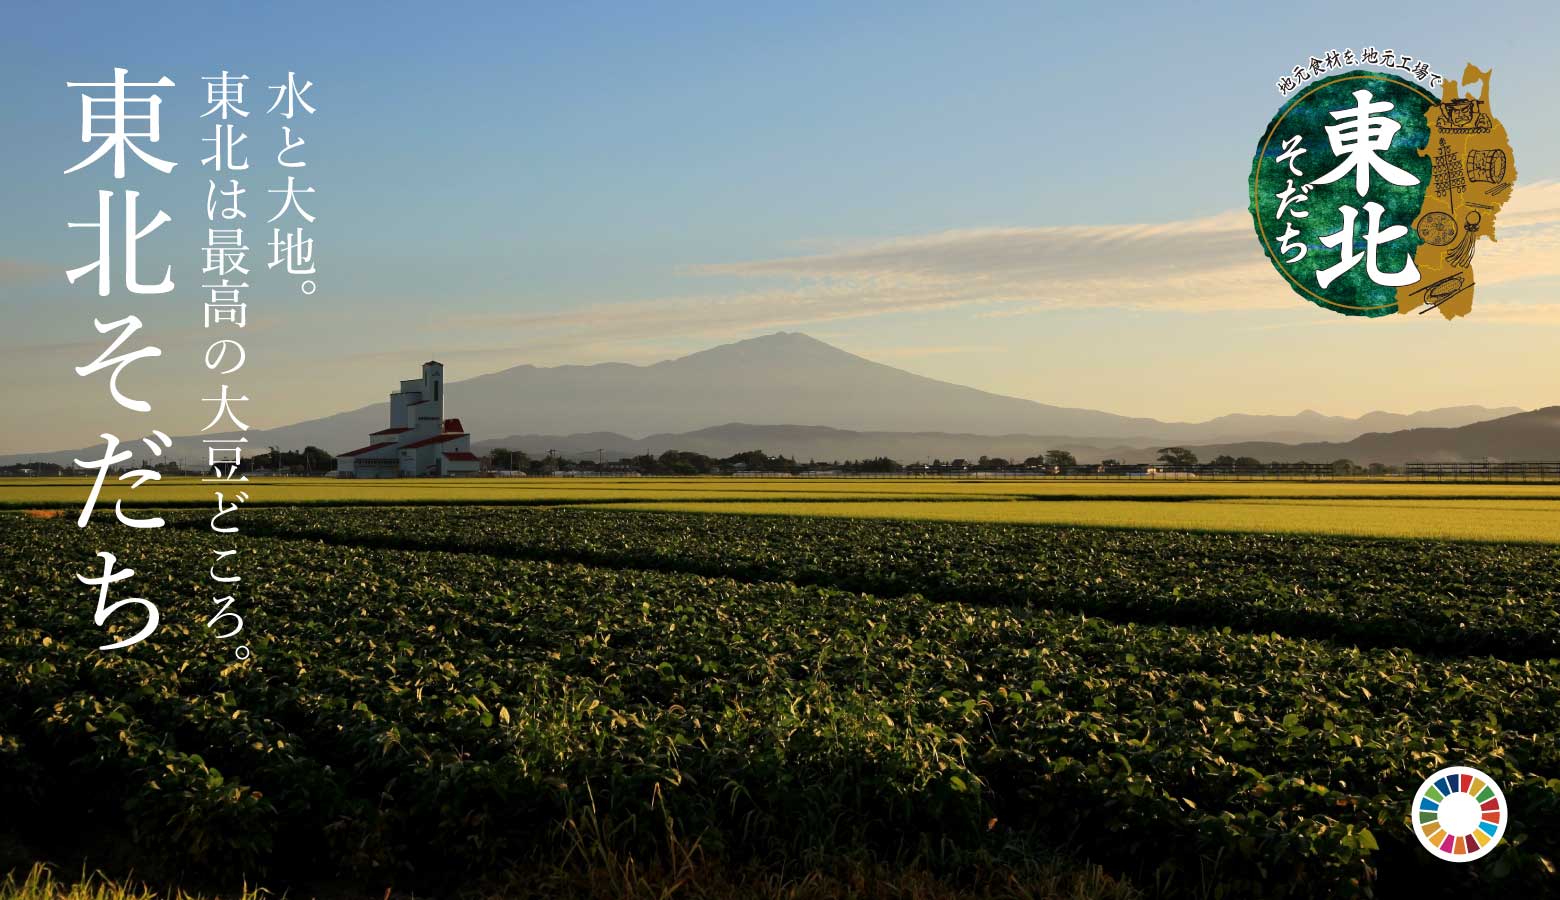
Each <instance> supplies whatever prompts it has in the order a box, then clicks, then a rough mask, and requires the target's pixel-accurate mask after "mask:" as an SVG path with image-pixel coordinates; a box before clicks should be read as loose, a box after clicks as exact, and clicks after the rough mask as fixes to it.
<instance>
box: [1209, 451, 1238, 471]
mask: <svg viewBox="0 0 1560 900" xmlns="http://www.w3.org/2000/svg"><path fill="white" fill-rule="evenodd" d="M1210 465H1215V466H1218V467H1219V468H1221V469H1233V468H1235V457H1233V456H1230V455H1229V454H1227V453H1225V454H1220V455H1219V456H1215V457H1214V458H1213V462H1212V463H1210Z"/></svg>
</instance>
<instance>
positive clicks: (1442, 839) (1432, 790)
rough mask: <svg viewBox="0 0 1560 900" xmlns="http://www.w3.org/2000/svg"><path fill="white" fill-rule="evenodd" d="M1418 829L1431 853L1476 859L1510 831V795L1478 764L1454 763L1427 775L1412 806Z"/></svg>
mask: <svg viewBox="0 0 1560 900" xmlns="http://www.w3.org/2000/svg"><path fill="white" fill-rule="evenodd" d="M1409 815H1410V816H1411V817H1412V820H1413V823H1414V833H1415V835H1417V836H1418V838H1419V843H1420V844H1421V845H1422V846H1423V847H1424V848H1425V849H1426V850H1428V851H1430V853H1431V855H1433V856H1435V857H1436V858H1437V859H1444V860H1446V861H1447V862H1473V861H1474V860H1476V859H1479V858H1480V857H1482V856H1484V855H1486V854H1487V853H1489V852H1490V851H1491V850H1494V849H1495V845H1496V844H1499V843H1500V839H1501V837H1502V836H1504V835H1505V833H1506V819H1507V818H1508V816H1507V812H1506V795H1505V794H1503V793H1501V790H1500V785H1498V784H1496V783H1495V779H1493V778H1491V777H1490V776H1488V775H1486V774H1484V773H1483V772H1481V771H1479V770H1478V769H1471V768H1469V767H1467V766H1452V767H1450V768H1446V769H1442V770H1441V771H1439V772H1436V773H1435V774H1434V775H1431V776H1430V777H1429V778H1426V779H1425V780H1424V783H1423V784H1421V785H1420V786H1419V790H1418V792H1416V793H1415V794H1414V804H1413V806H1412V807H1410V808H1409Z"/></svg>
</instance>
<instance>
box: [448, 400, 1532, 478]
mask: <svg viewBox="0 0 1560 900" xmlns="http://www.w3.org/2000/svg"><path fill="white" fill-rule="evenodd" d="M1161 446H1163V445H1162V444H1149V445H1147V446H1143V445H1137V446H1133V445H1128V444H1117V443H1112V442H1108V441H1086V440H1079V439H1077V438H1067V437H1060V438H1044V437H1037V436H1035V435H1026V434H1003V435H981V434H948V433H945V432H894V431H849V430H843V429H838V428H825V427H821V426H798V425H743V424H739V423H732V424H729V425H721V426H717V427H715V428H703V429H700V430H698V431H691V432H685V433H682V434H653V435H649V436H648V437H644V438H638V439H635V438H630V437H626V436H624V435H621V434H614V433H611V432H590V433H584V434H571V435H537V434H532V435H511V436H509V437H505V438H498V439H495V440H488V441H479V442H477V443H476V444H474V447H475V448H476V449H477V451H478V452H486V451H488V450H492V449H493V448H495V447H505V448H507V449H510V450H521V451H524V452H525V453H528V454H530V455H532V456H536V457H539V456H543V455H545V454H547V453H548V452H557V453H558V454H559V455H561V456H566V457H572V458H575V459H579V458H587V459H593V458H595V457H596V454H597V453H600V454H601V456H602V458H604V459H608V460H612V459H620V458H623V457H628V456H638V455H640V454H644V453H649V454H653V455H654V454H660V453H662V452H664V451H667V450H692V451H694V452H696V453H703V454H705V455H708V456H715V457H726V456H732V455H735V454H737V453H741V452H743V451H745V450H754V449H762V450H764V451H766V452H768V453H771V454H781V455H784V456H789V457H792V458H794V459H798V460H800V461H803V462H806V461H807V460H825V461H829V460H845V459H866V458H870V457H876V456H888V457H892V458H893V459H896V460H898V461H900V462H904V463H909V462H931V461H932V460H934V459H942V460H945V461H946V460H953V459H959V458H963V459H969V460H974V459H978V458H979V457H981V456H997V457H1002V458H1004V459H1009V460H1023V459H1026V458H1028V457H1031V456H1038V455H1039V454H1040V453H1041V452H1043V451H1045V450H1066V451H1068V452H1069V453H1072V454H1073V455H1074V456H1075V457H1077V458H1078V460H1079V461H1080V462H1099V461H1101V460H1105V459H1116V460H1120V461H1122V462H1153V461H1154V460H1155V459H1156V458H1157V457H1158V454H1159V450H1158V448H1159V447H1161ZM1189 446H1190V449H1192V450H1193V451H1194V452H1195V453H1196V454H1197V456H1198V458H1199V459H1202V460H1204V461H1207V460H1212V459H1213V458H1215V457H1217V456H1221V455H1229V456H1235V457H1240V456H1250V457H1254V458H1256V459H1259V460H1262V461H1263V462H1332V461H1333V460H1337V459H1349V460H1353V461H1354V462H1355V463H1358V464H1361V465H1365V464H1368V463H1373V462H1379V463H1385V464H1387V465H1399V464H1402V463H1404V462H1464V461H1470V460H1479V459H1484V458H1485V457H1489V458H1491V459H1495V460H1511V461H1517V460H1526V461H1533V460H1560V406H1550V407H1545V408H1544V409H1540V410H1535V411H1533V412H1525V413H1517V414H1515V415H1511V416H1506V417H1504V418H1500V419H1495V420H1493V421H1489V422H1476V423H1474V424H1472V425H1464V426H1462V427H1460V428H1412V429H1408V430H1404V431H1395V432H1389V433H1372V434H1366V435H1361V436H1360V437H1357V438H1355V439H1354V440H1351V441H1312V442H1307V443H1301V444H1282V443H1274V442H1268V441H1249V442H1242V443H1229V444H1192V445H1189Z"/></svg>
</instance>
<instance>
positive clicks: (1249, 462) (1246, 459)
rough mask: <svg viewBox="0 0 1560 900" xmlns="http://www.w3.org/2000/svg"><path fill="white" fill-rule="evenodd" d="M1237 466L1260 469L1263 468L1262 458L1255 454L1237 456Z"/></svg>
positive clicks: (1239, 467)
mask: <svg viewBox="0 0 1560 900" xmlns="http://www.w3.org/2000/svg"><path fill="white" fill-rule="evenodd" d="M1235 468H1237V469H1260V468H1262V460H1260V459H1257V458H1256V457H1255V456H1238V457H1236V458H1235Z"/></svg>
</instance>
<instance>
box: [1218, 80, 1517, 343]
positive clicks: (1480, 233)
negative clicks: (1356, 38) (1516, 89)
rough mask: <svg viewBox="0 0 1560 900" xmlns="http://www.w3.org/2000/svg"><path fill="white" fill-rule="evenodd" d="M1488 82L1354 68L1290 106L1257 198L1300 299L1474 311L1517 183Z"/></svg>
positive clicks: (1361, 309) (1261, 165) (1375, 308)
mask: <svg viewBox="0 0 1560 900" xmlns="http://www.w3.org/2000/svg"><path fill="white" fill-rule="evenodd" d="M1490 81H1491V73H1490V72H1488V71H1485V70H1482V69H1478V68H1477V67H1474V66H1472V65H1470V66H1468V68H1467V70H1466V71H1465V72H1464V73H1463V79H1462V82H1461V84H1459V82H1457V81H1452V80H1449V79H1445V80H1439V81H1437V82H1436V83H1435V84H1434V85H1433V86H1432V85H1431V84H1422V83H1416V82H1414V81H1410V80H1408V79H1406V78H1403V77H1401V76H1399V75H1395V74H1392V73H1390V72H1373V71H1364V70H1354V71H1349V72H1344V73H1341V74H1338V75H1333V76H1330V77H1328V78H1323V79H1319V80H1317V81H1313V82H1310V83H1309V84H1308V85H1307V86H1305V87H1304V88H1303V89H1302V90H1300V91H1298V92H1296V93H1295V94H1294V96H1293V97H1291V98H1290V99H1289V100H1288V101H1287V102H1285V104H1284V106H1283V108H1281V109H1280V110H1279V111H1278V114H1277V115H1276V116H1274V117H1273V120H1272V121H1271V122H1269V123H1268V127H1267V130H1266V131H1264V132H1263V134H1262V138H1261V141H1260V142H1259V143H1258V144H1257V152H1256V154H1255V156H1254V157H1253V158H1252V167H1251V177H1250V180H1249V188H1250V195H1249V196H1250V210H1251V216H1252V223H1253V225H1255V227H1256V232H1257V238H1258V240H1260V241H1261V243H1262V249H1263V252H1264V253H1266V254H1267V257H1268V260H1269V261H1270V262H1271V263H1272V264H1273V268H1275V269H1276V270H1278V273H1279V275H1280V276H1282V277H1283V279H1284V280H1285V282H1286V283H1287V284H1288V285H1289V287H1290V288H1291V289H1292V290H1293V291H1294V292H1295V293H1296V294H1298V295H1300V296H1301V297H1303V298H1305V299H1306V300H1308V301H1310V302H1311V303H1315V304H1316V305H1318V306H1321V307H1323V308H1325V309H1329V310H1332V311H1333V312H1337V313H1342V314H1344V315H1350V316H1367V317H1375V316H1385V315H1390V314H1392V313H1408V312H1416V311H1417V312H1421V313H1423V312H1430V311H1432V310H1435V311H1439V312H1440V313H1441V314H1442V315H1443V316H1445V317H1446V318H1448V319H1450V318H1455V317H1457V316H1461V315H1466V314H1467V313H1468V311H1469V310H1470V309H1471V308H1472V305H1473V292H1474V287H1475V286H1476V284H1477V278H1476V277H1475V275H1474V266H1473V262H1474V256H1475V250H1476V248H1477V244H1478V239H1479V238H1481V237H1482V238H1494V236H1495V217H1496V214H1497V213H1498V212H1499V211H1500V208H1501V206H1502V205H1503V204H1504V203H1505V202H1506V200H1508V199H1509V198H1510V196H1511V190H1512V186H1513V184H1514V183H1515V181H1516V169H1515V167H1514V165H1513V163H1512V154H1511V147H1510V144H1509V143H1508V142H1507V139H1506V131H1505V128H1504V126H1502V125H1501V123H1500V121H1499V120H1498V119H1496V118H1495V116H1494V115H1493V113H1492V112H1491V106H1490ZM1475 85H1477V93H1475V92H1473V91H1471V90H1469V89H1470V88H1473V87H1474V86H1475ZM1436 90H1439V93H1440V96H1437V95H1436V93H1435V91H1436Z"/></svg>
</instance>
